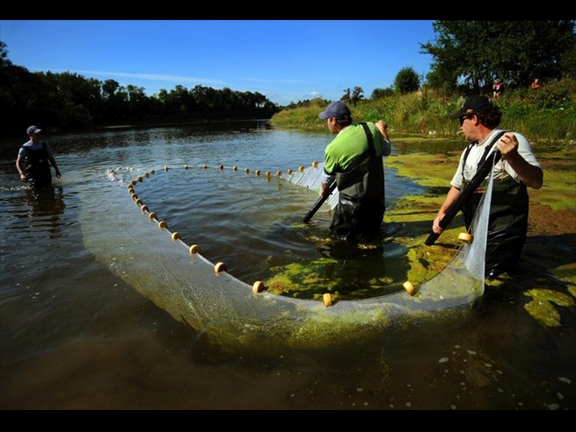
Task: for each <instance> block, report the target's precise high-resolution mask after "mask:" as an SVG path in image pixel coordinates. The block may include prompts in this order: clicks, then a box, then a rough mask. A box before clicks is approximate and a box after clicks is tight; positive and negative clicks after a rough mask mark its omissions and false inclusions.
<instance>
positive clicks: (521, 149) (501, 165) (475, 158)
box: [450, 129, 540, 189]
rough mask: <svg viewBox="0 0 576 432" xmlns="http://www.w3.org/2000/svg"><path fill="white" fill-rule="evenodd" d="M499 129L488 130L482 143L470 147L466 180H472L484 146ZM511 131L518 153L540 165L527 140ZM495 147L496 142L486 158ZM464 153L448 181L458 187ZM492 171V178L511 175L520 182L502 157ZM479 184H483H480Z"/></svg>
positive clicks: (531, 163) (531, 162)
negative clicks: (450, 179)
mask: <svg viewBox="0 0 576 432" xmlns="http://www.w3.org/2000/svg"><path fill="white" fill-rule="evenodd" d="M500 131H502V129H494V130H493V131H492V132H490V135H488V136H487V137H486V139H485V140H484V142H483V143H482V144H477V143H476V144H474V145H473V146H472V149H471V150H470V153H469V154H468V158H467V159H466V166H465V168H464V178H465V179H466V180H468V181H470V180H472V177H474V175H475V174H476V171H477V170H478V162H480V159H481V158H482V155H483V154H484V150H485V149H486V146H487V145H488V144H490V143H491V142H492V137H493V136H494V135H496V134H497V133H499V132H500ZM513 133H514V135H515V136H516V139H517V140H518V154H520V156H522V157H523V158H524V159H525V160H526V162H528V163H529V164H530V165H534V166H537V167H540V163H539V162H538V161H537V160H536V157H535V156H534V153H532V147H531V146H530V143H529V142H528V140H527V139H526V138H525V137H524V136H523V135H521V134H519V133H517V132H513ZM496 148H497V147H496V144H494V145H493V146H492V148H491V149H490V151H489V152H488V155H487V156H486V159H488V158H490V157H491V155H492V154H493V152H494V150H495V149H496ZM465 154H466V150H465V151H463V152H462V155H460V160H459V162H458V169H457V170H456V173H455V174H454V177H452V181H451V182H450V184H451V185H452V186H454V187H455V188H458V189H462V180H463V177H462V159H464V155H465ZM493 172H494V180H498V179H504V178H506V177H512V178H513V179H514V180H515V181H517V182H520V178H519V177H518V174H517V173H516V171H514V170H513V169H512V167H511V166H510V164H508V163H506V161H505V160H503V159H500V161H499V162H498V163H497V164H496V165H494V170H493ZM480 186H484V185H483V184H482V185H480Z"/></svg>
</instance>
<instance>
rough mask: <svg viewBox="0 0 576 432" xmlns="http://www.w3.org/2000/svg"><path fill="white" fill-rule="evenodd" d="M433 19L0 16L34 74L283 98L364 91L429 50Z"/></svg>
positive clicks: (419, 69)
mask: <svg viewBox="0 0 576 432" xmlns="http://www.w3.org/2000/svg"><path fill="white" fill-rule="evenodd" d="M433 22H434V21H433V20H380V21H368V20H310V21H307V20H182V21H173V20H69V21H68V20H28V21H27V20H0V41H2V42H4V43H5V44H6V49H7V51H8V60H10V61H11V62H12V63H13V64H14V65H17V66H22V67H25V68H26V69H28V70H29V71H30V72H39V71H41V72H48V71H50V72H53V73H61V72H71V73H77V74H79V75H82V76H84V77H86V78H95V79H97V80H99V81H105V80H107V79H113V80H115V81H117V82H118V83H119V84H120V85H122V86H124V87H126V86H127V85H129V84H132V85H134V86H137V87H142V88H144V91H145V93H146V94H148V95H153V94H157V93H158V92H159V91H160V89H166V90H168V91H170V90H172V89H174V87H175V86H176V85H182V86H184V87H186V88H187V89H190V88H193V87H195V86H196V85H201V86H205V87H212V88H214V89H222V88H225V87H228V88H230V89H231V90H233V91H242V92H244V91H251V92H259V93H261V94H263V95H264V96H266V97H267V98H268V99H269V100H270V101H272V102H274V103H277V104H280V105H286V104H288V103H290V102H298V101H301V100H305V99H312V98H315V97H322V98H324V99H328V100H338V99H340V97H341V96H342V95H343V94H344V90H345V89H347V88H350V89H353V88H354V87H356V86H359V87H362V89H363V90H364V96H365V97H366V98H368V97H370V95H371V93H372V91H373V90H374V89H375V88H387V87H389V86H391V85H392V84H393V83H394V79H395V77H396V75H397V73H398V72H399V71H400V70H401V69H402V68H405V67H411V68H412V69H414V71H415V72H416V73H417V74H419V75H420V76H424V75H425V74H426V73H428V72H429V70H430V62H431V60H432V57H431V56H429V55H427V54H421V53H420V49H421V48H420V43H428V42H434V41H435V36H436V35H435V33H434V31H433V28H432V23H433Z"/></svg>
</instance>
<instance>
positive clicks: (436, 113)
mask: <svg viewBox="0 0 576 432" xmlns="http://www.w3.org/2000/svg"><path fill="white" fill-rule="evenodd" d="M486 95H487V96H491V92H490V93H486ZM464 99H465V97H464V96H463V95H451V96H445V95H442V94H439V93H437V92H435V91H433V90H426V89H424V90H421V91H418V92H415V93H410V94H404V95H400V94H394V95H392V96H387V97H384V98H381V99H377V100H372V99H367V100H361V101H360V102H358V103H357V104H356V105H354V106H350V110H351V112H352V117H353V119H354V121H376V120H379V119H385V120H386V121H387V122H388V124H389V126H390V128H391V130H393V131H398V132H403V133H411V134H412V133H414V134H422V135H437V136H442V137H457V136H458V134H459V130H460V128H459V124H458V122H457V121H456V120H451V119H450V114H452V113H454V112H456V111H458V109H459V108H460V107H461V105H462V103H463V102H464ZM495 103H496V104H497V105H498V106H499V107H500V109H501V110H502V123H501V124H500V127H502V128H503V129H507V130H513V131H516V132H519V133H521V134H523V135H524V136H526V137H527V138H528V139H529V140H531V141H538V142H568V143H574V142H575V141H576V137H575V133H576V115H575V114H576V80H563V81H557V82H551V83H544V84H542V85H541V87H540V88H539V89H537V90H532V89H518V90H512V91H506V90H505V91H504V92H503V93H502V95H501V96H500V98H499V99H498V100H497V101H495ZM325 108H326V101H325V100H323V99H314V100H312V101H310V103H309V104H308V105H307V106H305V107H299V108H294V109H285V110H283V111H281V112H279V113H277V114H275V115H274V116H273V117H272V119H271V123H272V125H274V126H275V127H281V128H297V129H303V130H318V131H324V130H326V125H325V123H324V121H322V120H320V119H319V118H318V114H319V113H320V112H321V111H323V110H324V109H325Z"/></svg>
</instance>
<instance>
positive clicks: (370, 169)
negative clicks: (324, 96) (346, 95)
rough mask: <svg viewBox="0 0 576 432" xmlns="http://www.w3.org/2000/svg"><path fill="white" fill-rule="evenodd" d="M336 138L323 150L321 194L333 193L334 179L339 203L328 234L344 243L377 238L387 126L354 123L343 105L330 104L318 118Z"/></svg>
mask: <svg viewBox="0 0 576 432" xmlns="http://www.w3.org/2000/svg"><path fill="white" fill-rule="evenodd" d="M319 117H320V119H322V120H325V121H326V126H327V127H328V130H329V131H330V132H331V133H333V134H336V138H334V140H333V141H332V142H331V143H330V144H328V146H327V147H326V149H325V151H324V175H323V177H322V188H321V192H320V194H321V195H322V196H325V195H326V194H329V191H330V185H331V184H332V182H334V181H336V185H337V187H338V192H339V200H338V204H337V205H336V207H335V209H334V216H333V218H332V223H331V225H330V231H331V232H332V235H333V236H334V237H336V238H339V239H341V240H346V241H354V240H356V241H358V240H370V239H375V238H376V237H379V232H380V227H381V224H382V219H383V217H384V195H385V194H384V165H383V160H382V157H383V156H388V155H389V154H390V151H391V144H390V140H389V137H388V125H387V123H386V122H385V121H384V120H379V121H378V122H376V123H371V122H359V123H353V122H352V115H351V113H350V109H349V108H348V107H347V106H346V104H344V103H343V102H340V101H336V102H332V103H331V104H330V105H328V107H327V108H326V110H324V111H322V112H321V113H320V114H319Z"/></svg>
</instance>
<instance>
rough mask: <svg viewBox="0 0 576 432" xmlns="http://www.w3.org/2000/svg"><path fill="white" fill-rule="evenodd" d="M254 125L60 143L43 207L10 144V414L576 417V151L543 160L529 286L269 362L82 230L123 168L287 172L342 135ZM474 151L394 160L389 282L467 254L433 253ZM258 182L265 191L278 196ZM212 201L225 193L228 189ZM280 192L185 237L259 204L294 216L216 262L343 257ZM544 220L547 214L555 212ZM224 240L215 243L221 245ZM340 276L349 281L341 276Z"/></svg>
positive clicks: (318, 221) (506, 285)
mask: <svg viewBox="0 0 576 432" xmlns="http://www.w3.org/2000/svg"><path fill="white" fill-rule="evenodd" d="M250 127H253V128H254V129H255V130H256V131H255V132H254V133H239V132H238V131H239V130H240V129H241V128H240V127H238V128H234V127H233V126H230V128H229V129H227V130H196V129H194V128H164V129H152V130H131V131H130V130H129V131H114V132H103V133H98V134H78V135H67V136H59V137H51V138H52V140H51V141H50V142H54V144H55V147H56V149H57V157H58V161H59V164H60V168H61V170H62V174H63V178H62V179H61V181H60V182H57V183H56V187H55V189H54V193H53V194H49V195H46V196H42V197H34V196H31V195H30V194H29V193H28V192H27V191H26V190H25V188H23V187H22V185H21V184H20V183H19V182H18V178H17V175H16V171H15V169H14V158H15V154H16V151H17V147H18V146H19V144H20V143H19V142H18V143H16V144H14V143H2V150H1V153H0V186H1V191H2V193H1V196H0V206H1V209H2V214H3V220H2V224H1V225H0V229H1V234H2V236H1V238H2V245H1V255H0V257H1V260H2V276H1V279H2V284H1V299H0V300H1V303H0V305H1V313H0V320H1V321H0V324H1V325H0V332H1V340H2V344H1V346H0V349H1V354H2V356H1V359H0V363H1V364H0V379H1V382H2V386H1V388H0V393H1V399H0V408H1V409H3V410H11V409H385V410H389V409H416V410H419V409H447V410H458V409H521V410H523V409H542V410H565V409H574V408H576V370H575V366H574V364H575V362H574V360H575V352H576V325H575V324H576V311H575V309H576V308H575V306H574V297H575V293H574V290H575V286H576V285H575V284H576V280H575V278H576V269H575V262H574V261H575V259H574V257H575V256H576V254H575V252H576V231H575V230H574V225H573V222H572V221H573V220H574V219H573V218H572V219H568V218H567V217H566V216H567V215H573V212H574V211H576V209H575V208H574V202H575V198H576V196H575V195H574V193H575V192H574V190H575V189H574V188H573V186H574V184H576V183H575V181H574V180H575V179H574V176H575V173H576V170H574V161H575V160H576V158H575V157H574V152H573V151H571V152H566V151H561V150H560V149H558V150H557V151H548V150H546V151H544V149H542V151H541V152H540V153H539V152H538V149H535V150H536V152H537V156H538V157H539V159H540V160H541V162H542V163H543V166H544V168H545V171H546V169H547V168H548V169H549V170H550V171H548V172H546V175H545V185H546V184H547V179H548V180H549V183H548V184H547V186H545V187H544V188H543V189H542V190H540V191H535V192H534V193H533V192H532V191H530V195H531V197H532V213H531V219H530V233H529V239H528V243H527V245H526V250H525V256H524V259H523V261H522V264H521V273H520V275H510V276H506V277H503V278H502V279H501V280H498V281H495V282H492V283H490V284H489V285H487V286H486V293H485V295H484V296H483V298H482V299H481V300H480V301H478V302H477V303H475V304H473V305H471V306H470V307H469V308H463V309H461V310H460V309H459V310H457V311H453V313H448V314H439V315H438V316H437V317H434V316H432V317H420V318H415V319H410V320H404V321H399V322H398V323H397V324H396V325H395V326H393V327H391V328H388V329H387V330H386V331H385V332H382V333H380V334H377V335H375V336H372V337H370V338H367V339H366V340H359V341H358V344H357V345H354V346H332V347H328V348H326V347H323V348H321V349H320V348H318V349H314V348H307V349H291V348H290V347H286V348H285V349H284V350H281V352H275V353H274V354H270V355H262V354H260V353H257V352H252V351H250V350H237V349H231V347H230V346H227V345H222V344H218V343H215V341H213V340H211V339H210V338H209V337H208V336H207V332H206V331H205V329H202V328H192V327H190V326H187V325H186V324H183V323H181V322H179V321H178V320H176V319H174V318H173V317H172V316H170V315H169V314H168V313H166V311H165V310H163V309H162V308H160V307H158V306H157V305H156V304H155V303H154V302H153V301H151V300H150V299H149V298H147V297H145V296H143V295H141V294H140V293H138V292H137V291H136V290H135V289H133V287H132V286H130V285H129V284H128V283H126V282H125V280H124V279H123V278H121V277H118V276H117V275H115V274H114V273H113V272H112V271H111V268H110V267H109V266H108V265H105V264H104V263H103V262H101V261H99V260H97V259H96V257H95V256H94V254H93V253H92V252H91V251H90V250H89V249H88V248H87V247H86V246H85V245H84V238H83V232H82V226H81V223H80V221H81V219H82V218H84V217H85V216H83V215H84V214H85V211H86V208H88V209H94V210H93V211H92V213H93V215H94V217H95V218H98V217H99V212H98V209H99V208H100V207H101V208H102V209H105V208H108V207H109V206H107V205H106V203H107V201H108V200H110V199H112V198H116V196H117V195H118V194H117V193H116V189H111V188H112V187H113V186H112V182H111V180H110V179H109V178H108V177H107V173H108V172H109V171H108V170H110V169H114V170H126V169H134V170H138V169H143V170H148V169H150V168H151V167H156V168H158V169H161V168H162V167H163V166H165V165H168V166H183V165H184V164H190V165H199V164H203V163H206V162H209V163H210V164H212V165H215V164H217V163H220V162H222V163H224V165H225V166H226V167H228V166H232V165H234V164H238V165H239V166H240V167H244V166H249V167H250V168H252V169H254V168H259V169H262V170H266V169H270V170H276V169H282V170H284V169H286V168H287V167H296V166H297V165H299V164H300V163H310V162H311V161H312V160H315V159H318V158H319V155H321V151H322V149H323V147H324V146H325V145H326V144H327V142H328V141H329V139H330V138H331V137H330V136H329V135H327V134H305V133H299V132H294V133H293V132H281V131H271V130H268V129H265V130H258V129H259V128H261V127H262V128H263V126H262V125H261V124H260V123H258V122H256V123H255V125H251V126H250ZM242 129H245V128H244V127H242ZM460 146H462V147H463V144H460V143H448V144H445V143H443V144H441V146H440V147H433V146H432V141H427V140H424V139H422V140H417V141H414V140H411V139H408V138H406V139H404V140H398V142H397V143H396V144H395V149H394V153H393V155H392V156H391V157H390V159H389V160H388V161H387V162H385V167H387V168H385V169H386V172H387V176H388V177H387V182H388V183H387V191H388V190H389V191H390V193H389V195H387V200H389V202H390V204H389V205H388V202H387V214H386V218H387V219H386V222H387V223H386V228H385V233H386V235H387V238H390V239H391V240H390V243H387V244H385V245H384V253H387V251H389V250H390V249H389V246H390V245H392V244H393V245H394V252H393V253H392V255H393V256H394V259H396V260H397V262H398V264H399V266H398V268H397V269H396V270H395V271H398V273H399V274H397V275H396V274H395V273H394V272H392V274H391V275H390V278H389V279H385V281H388V280H392V281H394V280H396V283H400V282H401V281H402V280H403V278H404V277H405V273H402V272H406V271H407V268H408V267H409V266H410V260H409V259H408V254H406V255H403V254H402V253H397V251H402V250H403V248H407V249H409V250H411V251H413V252H414V253H413V255H414V256H418V253H427V252H431V251H435V253H438V254H439V255H438V256H439V257H440V258H441V257H442V256H443V255H442V254H444V255H446V254H448V255H449V254H450V253H451V251H453V250H454V249H453V247H454V242H453V237H454V235H453V234H454V233H457V232H458V229H459V228H458V225H457V224H458V220H455V221H454V227H453V230H449V231H447V232H446V233H444V234H443V235H442V236H441V238H440V239H439V241H438V244H437V245H436V246H434V247H431V248H428V249H426V248H424V247H422V243H423V240H424V239H425V237H426V236H427V235H428V233H429V229H430V224H431V221H432V219H433V214H434V213H435V211H436V210H437V208H438V205H439V204H440V202H441V199H442V198H443V194H444V193H445V191H446V189H445V187H444V186H443V184H444V183H443V181H442V179H446V178H449V176H451V173H452V170H453V168H454V167H455V162H454V160H455V159H454V158H457V155H458V154H459V151H460V148H461V147H460ZM432 156H433V157H432ZM432 160H434V161H436V163H434V164H433V163H431V162H430V161H432ZM402 164H404V165H405V166H409V167H411V168H412V169H414V172H412V173H411V174H410V176H411V180H410V181H408V182H407V183H402V182H404V181H405V180H397V178H396V176H402V175H403V171H402V168H401V165H402ZM440 164H442V165H440ZM428 167H429V168H430V171H427V168H428ZM549 173H550V174H549ZM223 174H224V175H226V176H227V177H226V180H232V181H238V180H235V179H238V177H233V175H235V176H239V175H241V174H240V173H234V174H232V173H230V172H226V173H223ZM178 175H182V172H180V173H179V174H178ZM196 175H197V174H196ZM546 176H548V177H546ZM245 178H246V179H249V181H250V182H251V183H250V187H251V188H252V190H267V189H265V188H269V187H270V186H271V185H270V184H268V183H266V185H267V186H264V185H263V182H262V181H261V180H262V179H255V178H254V177H245ZM243 179H244V177H243ZM203 180H208V179H207V178H204V179H203ZM178 184H180V183H172V184H170V183H167V184H166V185H162V195H163V196H164V197H165V198H156V199H159V200H162V199H166V200H169V199H170V197H171V196H172V197H177V198H178V199H180V200H184V199H185V200H190V201H193V200H198V206H201V205H202V204H203V202H204V201H202V199H201V198H202V197H201V196H200V195H199V194H198V193H195V190H194V185H193V184H192V185H187V187H188V190H187V191H185V190H183V189H179V188H177V185H178ZM398 184H402V185H404V184H409V185H410V187H397V185H398ZM272 186H274V185H272ZM117 187H118V188H121V189H122V194H124V193H126V194H127V193H128V192H127V191H126V190H125V187H124V186H117ZM214 187H216V188H226V187H227V183H226V182H218V183H217V184H215V185H214ZM260 188H262V189H260ZM562 188H565V189H564V192H562V190H563V189H562ZM118 190H120V189H118ZM558 190H560V191H561V192H559V193H557V192H556V191H558ZM110 191H113V193H109V192H110ZM566 191H569V192H566ZM570 191H571V192H570ZM152 192H153V191H152ZM571 193H572V195H570V194H571ZM277 194H278V196H283V195H282V194H287V195H285V196H289V197H290V199H291V204H290V206H283V205H280V203H279V202H277V201H274V200H272V197H270V198H269V199H263V197H258V196H257V195H256V196H250V197H242V196H240V197H239V199H238V200H234V201H233V202H228V203H227V202H224V201H217V200H218V197H219V196H220V195H218V194H214V195H213V198H211V199H213V200H215V202H218V205H219V206H220V207H219V208H218V214H219V215H220V216H219V217H218V218H213V220H209V219H210V218H209V217H207V220H206V222H205V223H203V224H201V225H200V226H197V227H196V228H195V231H194V233H190V232H183V235H184V238H185V239H186V240H187V241H189V242H192V241H194V240H201V243H202V244H205V243H204V238H205V237H209V236H210V235H209V233H211V232H212V231H211V230H213V229H217V228H215V225H216V226H217V225H231V226H234V224H236V223H238V218H234V217H230V218H227V217H226V214H230V215H235V214H236V210H238V209H241V210H242V211H245V210H246V208H245V207H243V206H242V204H243V203H242V201H246V202H249V200H252V199H255V198H256V199H259V200H260V201H262V203H261V204H262V205H264V206H271V208H276V209H277V211H278V212H281V213H278V214H277V217H275V216H274V212H270V211H268V212H263V213H262V214H260V215H255V216H254V220H259V221H261V225H258V224H245V225H246V226H245V227H244V228H242V229H234V230H229V229H228V230H226V231H222V233H223V234H222V235H232V234H231V231H237V232H238V233H242V232H244V231H245V232H248V233H251V234H252V235H254V236H256V237H257V238H258V241H257V242H255V243H253V244H252V243H250V242H240V243H238V244H234V242H231V243H232V244H231V245H230V246H229V249H226V248H224V249H222V248H215V249H210V247H209V246H206V247H207V248H208V249H207V250H206V252H207V254H209V255H210V258H213V259H214V260H219V259H224V260H225V261H226V262H229V263H230V266H231V268H233V269H238V273H239V274H241V272H242V271H245V272H246V275H245V276H246V277H251V276H250V275H251V272H252V273H255V274H259V273H258V272H263V271H267V269H263V268H262V267H258V266H254V267H252V270H247V269H246V268H243V267H242V262H243V259H242V258H243V257H245V258H246V259H247V261H249V262H254V263H260V262H261V261H260V259H259V258H258V257H259V254H260V253H261V251H260V248H264V247H269V246H268V245H269V244H272V245H274V244H275V243H274V242H275V241H278V239H282V241H284V240H286V239H288V240H290V241H291V242H292V243H291V244H292V246H291V248H290V249H291V250H292V251H293V253H296V254H302V257H307V259H309V258H310V259H311V258H312V257H314V256H316V254H320V255H321V254H322V253H331V252H332V251H331V249H330V247H329V246H328V247H327V248H328V249H326V247H325V246H324V245H323V244H322V246H321V247H320V248H318V247H317V246H318V243H317V242H315V241H310V240H309V239H310V238H311V237H310V236H302V237H300V236H299V234H298V232H299V231H298V230H291V229H290V226H291V218H293V219H299V218H300V217H301V215H302V214H303V212H305V211H306V210H307V209H308V208H309V207H310V205H311V202H310V196H309V195H306V194H300V192H298V191H296V190H292V189H282V190H279V191H278V192H277ZM122 196H124V195H122ZM242 198H245V199H242ZM276 198H277V197H275V198H274V199H276ZM280 201H281V200H280ZM566 203H568V204H566ZM570 203H571V204H570ZM189 205H190V203H186V208H194V206H193V205H191V206H190V207H188V206H189ZM165 206H166V207H165V208H171V209H172V210H173V212H177V211H178V209H179V208H185V206H184V205H179V204H178V200H176V202H170V203H169V202H165ZM119 207H120V209H119V210H118V213H117V216H118V223H122V221H123V220H125V219H128V216H131V215H133V212H138V211H139V210H138V208H137V207H136V206H134V205H133V203H130V202H129V203H128V204H127V205H126V206H125V207H123V206H122V205H120V206H119ZM114 208H116V206H115V207H114ZM534 209H536V210H537V212H535V211H534ZM256 211H257V209H256ZM545 211H546V212H548V211H549V212H550V214H547V216H544V213H545ZM100 216H101V217H102V220H105V218H104V215H103V214H102V213H100ZM184 216H185V215H184ZM248 216H249V215H248ZM178 217H179V218H180V219H181V220H183V219H185V217H183V215H182V214H180V215H178ZM202 217H204V216H202ZM246 217H247V216H246ZM240 220H242V218H241V219H240ZM328 220H329V217H328V216H327V215H322V214H319V215H318V218H316V217H315V218H314V220H313V221H314V223H313V224H312V226H311V227H310V230H311V231H312V234H314V236H313V237H314V238H315V237H320V238H322V237H325V234H326V230H327V225H326V224H327V223H328ZM97 222H98V220H95V221H94V224H93V226H94V227H97V226H99V225H97ZM102 225H103V226H102ZM100 226H101V227H102V229H103V230H105V229H106V228H107V227H106V225H105V224H100ZM127 229H129V227H127ZM199 233H200V234H201V235H202V236H201V237H200V234H199ZM206 240H208V239H206ZM109 242H110V248H118V247H121V245H118V244H117V243H116V242H115V238H114V236H113V235H110V239H109ZM219 242H222V239H214V243H213V245H215V246H216V245H218V244H219ZM235 247H237V248H239V249H234V248H235ZM251 247H253V250H251V249H250V248H251ZM237 250H241V251H242V253H240V254H237V253H235V251H237ZM276 254H277V255H278V256H283V255H285V250H284V249H280V248H279V249H278V251H277V252H273V253H270V254H266V256H265V257H264V261H263V262H268V261H267V259H268V258H267V257H268V255H270V256H272V258H271V259H272V261H274V260H275V259H278V256H275V255H276ZM367 259H370V257H368V258H367ZM378 259H380V260H382V257H378ZM231 260H232V261H231ZM234 260H236V261H234ZM339 262H340V263H344V262H346V263H348V261H346V260H344V259H341V260H340V261H339ZM433 265H434V260H431V261H430V266H433ZM358 268H361V266H358ZM374 271H376V270H374ZM351 274H353V273H351ZM341 275H342V277H347V276H346V275H347V273H346V272H345V271H342V272H341Z"/></svg>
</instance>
